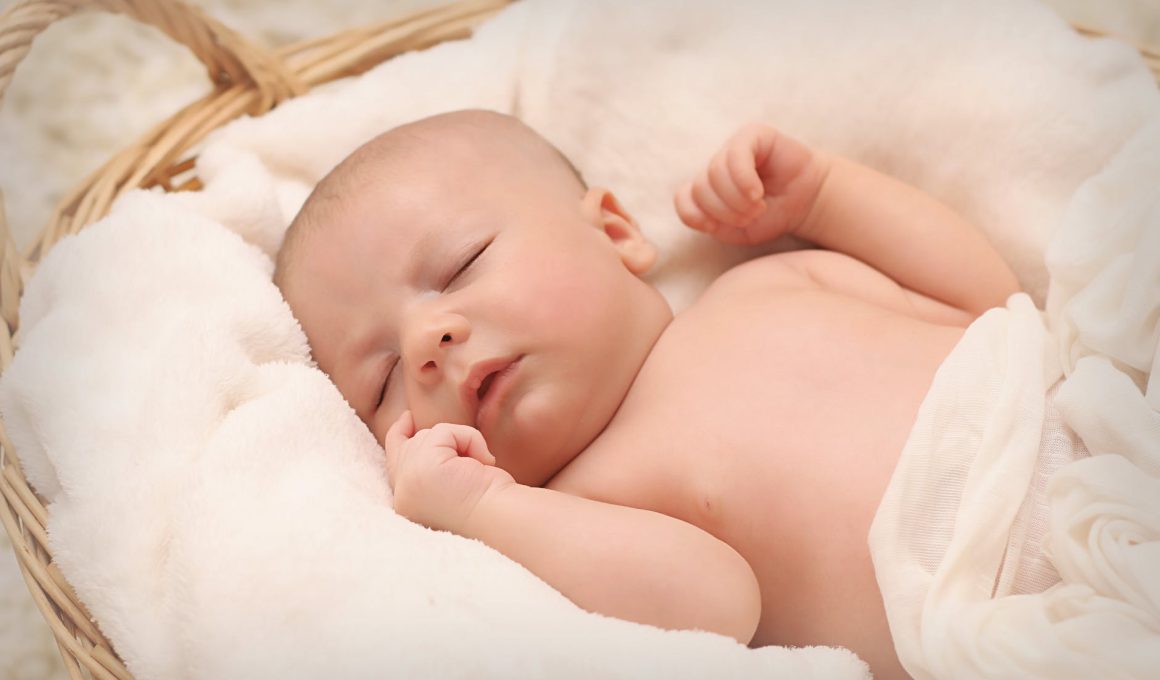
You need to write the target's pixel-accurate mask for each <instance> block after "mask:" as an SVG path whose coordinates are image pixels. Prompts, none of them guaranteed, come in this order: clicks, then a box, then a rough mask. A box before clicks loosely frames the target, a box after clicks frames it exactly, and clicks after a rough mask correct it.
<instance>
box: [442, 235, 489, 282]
mask: <svg viewBox="0 0 1160 680" xmlns="http://www.w3.org/2000/svg"><path fill="white" fill-rule="evenodd" d="M490 245H491V241H488V242H487V243H484V244H483V245H482V246H481V247H480V248H479V250H477V251H475V254H474V255H472V256H471V257H469V258H467V261H466V262H464V263H463V265H462V266H461V267H460V268H459V270H458V271H456V272H455V274H453V275H452V276H451V278H450V279H449V280H448V281H447V285H448V286H450V285H451V284H452V283H454V282H455V279H457V278H459V277H460V276H461V275H462V274H463V273H464V272H466V271H467V270H468V269H470V268H471V265H473V264H475V261H476V260H478V259H479V256H480V255H483V251H485V250H487V247H488V246H490Z"/></svg>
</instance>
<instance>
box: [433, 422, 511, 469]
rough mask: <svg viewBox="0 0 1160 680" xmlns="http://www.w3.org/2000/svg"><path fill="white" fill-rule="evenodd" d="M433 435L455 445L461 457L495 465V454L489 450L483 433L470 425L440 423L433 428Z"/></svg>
mask: <svg viewBox="0 0 1160 680" xmlns="http://www.w3.org/2000/svg"><path fill="white" fill-rule="evenodd" d="M431 435H432V436H433V437H436V438H437V441H438V442H439V443H440V444H444V443H446V444H448V445H450V446H453V447H454V449H455V452H456V454H458V455H459V457H461V458H474V459H475V460H478V461H479V462H481V463H483V464H484V465H495V456H493V455H491V451H489V450H488V448H487V442H486V441H485V440H484V438H483V434H481V433H480V431H479V430H477V429H475V428H474V427H471V426H470V425H456V424H454V423H439V424H438V425H436V426H435V427H433V428H431Z"/></svg>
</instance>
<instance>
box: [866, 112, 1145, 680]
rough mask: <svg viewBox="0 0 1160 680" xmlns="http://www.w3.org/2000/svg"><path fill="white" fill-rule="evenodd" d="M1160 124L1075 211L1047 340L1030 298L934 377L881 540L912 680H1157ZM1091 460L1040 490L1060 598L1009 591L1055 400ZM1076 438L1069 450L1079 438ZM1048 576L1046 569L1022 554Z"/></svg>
mask: <svg viewBox="0 0 1160 680" xmlns="http://www.w3.org/2000/svg"><path fill="white" fill-rule="evenodd" d="M1158 166H1160V124H1156V125H1152V126H1150V127H1149V128H1147V129H1145V130H1143V131H1141V133H1140V134H1138V135H1137V136H1136V138H1135V139H1133V140H1132V142H1131V143H1129V144H1128V145H1127V146H1126V147H1125V149H1124V151H1123V152H1122V153H1121V154H1120V155H1119V156H1118V157H1117V158H1116V159H1114V160H1113V162H1112V163H1111V164H1110V165H1109V167H1108V168H1107V169H1106V170H1105V171H1104V172H1102V173H1100V174H1099V175H1097V176H1096V177H1094V178H1093V179H1092V180H1091V181H1090V182H1089V183H1087V184H1086V185H1085V186H1084V187H1083V188H1082V189H1081V190H1080V191H1079V192H1078V193H1077V196H1076V198H1075V199H1074V200H1073V201H1072V202H1071V203H1070V205H1069V207H1068V211H1067V213H1066V214H1065V216H1064V220H1063V221H1062V224H1061V227H1060V232H1059V233H1058V235H1057V236H1056V237H1055V238H1054V239H1053V242H1052V244H1051V246H1050V247H1049V250H1048V265H1049V269H1050V271H1051V274H1052V286H1053V287H1052V290H1051V293H1050V295H1049V300H1050V303H1049V305H1048V309H1049V311H1050V314H1049V317H1048V318H1049V321H1050V323H1049V324H1048V325H1047V326H1045V325H1044V322H1043V314H1042V313H1041V312H1039V311H1038V310H1037V309H1036V308H1035V307H1034V305H1033V304H1032V303H1031V301H1030V300H1029V299H1028V298H1027V297H1026V296H1025V295H1023V294H1019V295H1016V296H1014V297H1012V298H1011V300H1010V301H1009V304H1008V306H1007V308H1006V309H997V310H992V311H990V312H988V313H987V314H985V315H984V316H983V317H981V318H980V319H978V320H977V321H976V322H975V323H974V324H973V325H972V326H971V327H970V328H969V329H968V331H967V333H966V334H965V335H964V337H963V340H962V341H961V342H960V344H959V345H958V346H957V347H956V348H955V350H954V351H953V352H952V353H951V355H950V356H949V357H948V359H947V360H946V361H945V362H944V364H943V365H942V366H941V367H940V368H939V371H938V373H937V375H936V377H935V380H934V383H933V385H932V388H931V391H930V392H929V393H928V395H927V397H926V399H925V400H924V402H923V404H922V406H921V408H920V410H919V416H918V420H917V422H916V424H915V426H914V428H913V430H912V431H911V435H910V438H909V440H908V441H907V444H906V447H905V449H904V450H903V452H902V455H901V457H900V460H899V463H898V466H897V468H896V469H895V472H894V475H893V477H892V478H891V481H890V484H889V487H888V488H887V492H886V494H885V496H884V498H883V500H882V503H881V505H880V506H879V510H878V514H877V515H876V517H875V519H874V523H873V525H872V526H871V530H870V548H871V553H872V556H873V559H874V565H875V570H876V573H877V577H878V582H879V585H880V587H881V589H882V594H883V599H884V602H885V605H886V611H887V617H888V619H889V621H890V627H891V632H892V634H893V636H894V641H895V645H896V648H897V650H898V654H899V658H900V659H901V660H902V663H903V665H904V667H905V668H906V669H907V671H908V672H910V673H911V674H912V675H913V676H914V677H915V678H919V679H921V678H1028V677H1042V678H1059V679H1062V678H1093V677H1129V678H1148V677H1155V673H1156V669H1158V668H1160V576H1158V575H1160V414H1158V413H1157V408H1156V404H1157V402H1158V401H1160V399H1158V396H1160V395H1158V392H1157V389H1156V379H1155V375H1156V373H1155V372H1154V368H1155V363H1156V361H1157V360H1158V359H1160V352H1158V347H1160V343H1158V336H1160V327H1158V326H1157V324H1156V319H1157V318H1158V317H1160V286H1157V283H1158V282H1160V201H1158V200H1157V199H1156V196H1155V192H1154V191H1153V190H1152V188H1151V187H1150V186H1149V181H1154V180H1149V179H1148V178H1155V177H1156V176H1157V175H1156V173H1157V171H1160V167H1158ZM1062 374H1066V376H1067V377H1066V378H1065V379H1064V381H1063V383H1062V385H1061V386H1060V387H1059V388H1058V393H1057V394H1055V395H1054V404H1055V406H1056V407H1058V415H1059V416H1061V417H1062V421H1063V423H1064V424H1066V426H1067V427H1068V428H1072V429H1074V430H1075V433H1076V434H1077V435H1078V436H1079V438H1080V439H1082V442H1083V444H1084V445H1086V448H1087V449H1089V450H1090V452H1091V456H1090V457H1086V456H1083V455H1079V456H1076V460H1074V461H1073V462H1070V463H1067V464H1064V465H1063V466H1062V467H1060V468H1059V469H1058V471H1057V472H1055V474H1054V475H1053V476H1052V478H1051V480H1050V482H1049V483H1048V484H1047V487H1046V505H1047V507H1048V512H1049V522H1048V523H1049V525H1050V526H1049V528H1048V530H1047V531H1048V533H1047V537H1046V541H1045V546H1044V547H1045V550H1046V552H1047V555H1048V556H1049V557H1050V560H1051V563H1052V565H1053V566H1054V569H1056V570H1057V571H1058V573H1059V575H1060V576H1061V577H1062V581H1061V582H1059V583H1057V584H1055V585H1053V586H1051V587H1049V588H1048V589H1047V590H1045V591H1043V592H1041V593H1034V594H1018V595H1010V596H1004V593H1009V592H1012V583H1011V579H1010V578H1009V577H1007V578H1000V574H1001V572H1002V571H1003V570H1002V569H1001V567H1003V566H1004V564H1003V563H1004V557H1005V554H1006V553H1007V552H1008V550H1009V548H1014V549H1019V550H1021V549H1022V548H1023V547H1024V546H1021V545H1018V544H1016V545H1014V546H1013V545H1012V544H1011V542H1010V539H1011V536H1012V531H1017V530H1018V521H1017V520H1018V518H1019V513H1020V508H1021V506H1023V505H1024V502H1025V500H1026V499H1027V496H1028V491H1029V489H1030V488H1032V487H1033V481H1034V479H1033V476H1034V475H1035V472H1036V463H1037V459H1039V458H1040V456H1039V455H1038V454H1039V452H1040V445H1041V441H1042V440H1041V434H1042V430H1043V426H1044V420H1045V408H1047V407H1048V406H1049V402H1048V401H1047V400H1045V398H1044V395H1045V392H1046V390H1047V389H1048V387H1049V386H1051V385H1052V384H1053V383H1055V382H1056V380H1057V379H1058V378H1059V377H1060V376H1061V375H1062ZM1069 436H1070V435H1069ZM1028 554H1029V555H1030V556H1034V551H1028Z"/></svg>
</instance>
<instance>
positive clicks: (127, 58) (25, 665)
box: [0, 0, 1160, 679]
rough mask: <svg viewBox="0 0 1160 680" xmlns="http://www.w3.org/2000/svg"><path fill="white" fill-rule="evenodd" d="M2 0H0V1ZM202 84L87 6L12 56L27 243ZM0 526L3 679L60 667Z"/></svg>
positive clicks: (336, 6) (180, 56)
mask: <svg viewBox="0 0 1160 680" xmlns="http://www.w3.org/2000/svg"><path fill="white" fill-rule="evenodd" d="M438 2H439V0H393V1H392V2H390V3H386V2H374V1H372V0H331V1H330V2H326V3H318V2H314V1H313V0H198V1H197V2H196V3H195V4H198V5H200V6H202V7H203V8H204V9H205V10H206V11H207V12H208V13H210V14H211V15H213V16H215V17H216V18H218V19H220V20H222V21H224V22H225V23H227V24H229V25H231V26H233V27H234V28H236V29H238V30H239V31H240V32H241V33H243V34H244V35H246V36H248V37H251V38H253V39H255V40H258V41H261V42H264V43H266V44H281V43H285V42H289V41H293V40H297V39H301V38H304V37H310V36H314V35H325V34H327V33H330V32H333V31H335V30H339V29H341V28H344V27H348V26H355V25H360V24H365V23H369V22H373V21H375V20H378V19H383V18H387V17H389V16H394V15H396V14H398V13H399V12H405V11H406V10H408V9H410V8H414V7H417V6H422V5H432V4H437V3H438ZM10 4H12V3H11V2H0V8H3V7H7V6H8V5H10ZM1049 4H1051V5H1053V6H1054V7H1056V8H1057V9H1059V10H1060V11H1061V13H1063V14H1064V16H1066V17H1068V18H1071V19H1074V20H1078V21H1082V22H1085V23H1088V24H1092V25H1096V26H1100V27H1103V28H1105V29H1106V30H1109V31H1112V32H1114V33H1116V34H1118V35H1122V36H1126V37H1128V38H1130V39H1131V40H1134V41H1136V42H1138V43H1143V44H1150V45H1160V4H1158V3H1156V1H1155V0H1116V1H1114V2H1113V1H1107V2H1101V1H1100V0H1050V3H1049ZM207 88H208V85H207V83H206V82H205V78H204V74H203V73H202V71H201V69H200V65H199V64H198V63H197V62H196V60H194V59H193V57H192V56H190V55H189V54H188V53H186V52H185V51H184V50H183V49H182V48H180V47H177V46H175V45H173V44H172V43H171V42H170V41H169V40H168V38H166V37H165V36H163V35H161V34H160V33H158V32H156V31H153V30H151V29H145V28H143V27H140V26H138V25H136V24H134V23H132V22H131V21H129V20H126V19H123V18H118V17H106V16H98V15H85V16H82V17H78V18H73V19H71V20H69V21H67V22H64V23H63V24H62V25H60V26H58V27H54V28H53V29H51V30H50V31H49V32H47V33H46V34H45V35H43V36H42V37H41V38H40V40H39V41H38V42H37V47H36V49H35V50H34V52H33V53H32V55H31V56H30V57H29V58H28V60H26V62H25V63H24V64H23V65H22V66H21V67H20V69H19V71H18V73H17V76H16V79H15V80H14V82H13V84H12V86H11V87H10V88H9V91H8V92H7V93H6V95H5V100H4V103H3V107H2V109H0V189H2V190H3V191H4V197H5V202H6V206H7V211H8V217H9V222H10V225H11V226H12V228H13V231H14V235H15V237H16V239H17V242H18V243H20V244H22V245H27V244H28V243H30V242H31V240H32V237H33V235H34V234H35V233H36V232H37V231H38V230H39V229H40V227H41V225H42V224H43V223H44V221H45V220H46V219H47V216H48V214H49V211H50V209H51V206H52V204H53V203H54V202H55V200H57V199H58V198H59V197H60V195H61V194H62V193H63V192H64V191H65V190H67V188H68V187H70V186H71V185H72V184H73V183H75V182H76V181H78V180H79V179H80V178H81V177H83V176H85V175H86V174H88V173H89V172H91V171H92V170H94V169H95V168H96V167H97V166H98V165H99V164H100V162H101V161H102V160H104V159H105V158H106V157H107V156H108V154H109V153H110V152H111V151H113V150H115V149H116V148H118V147H119V146H121V145H124V144H126V143H128V142H130V141H131V140H133V139H134V138H135V137H136V136H137V135H138V134H140V133H141V132H142V131H144V129H145V128H147V127H148V126H149V125H152V124H153V123H155V122H156V121H158V120H160V119H162V118H163V117H164V116H165V115H167V114H169V113H171V112H173V111H175V110H176V109H177V108H179V107H180V106H181V105H183V104H185V103H187V102H189V101H191V100H192V99H194V98H196V97H197V96H198V95H200V94H201V93H202V92H204V91H205V90H206V89H207ZM24 588H25V587H24V583H23V580H22V579H21V577H20V575H19V573H18V570H17V568H16V565H15V560H14V559H13V558H12V556H11V551H10V548H9V545H8V541H7V537H6V536H5V535H3V533H2V532H0V679H7V678H13V679H16V678H56V677H63V676H64V674H63V670H62V669H61V667H60V665H59V662H58V661H57V656H56V650H55V646H54V645H53V643H52V641H51V639H50V637H49V636H48V634H47V629H46V628H45V627H44V626H43V625H42V624H41V621H40V619H39V614H38V613H37V612H36V611H35V609H34V607H33V605H32V604H31V601H30V599H29V598H28V596H27V594H26V593H25V589H24Z"/></svg>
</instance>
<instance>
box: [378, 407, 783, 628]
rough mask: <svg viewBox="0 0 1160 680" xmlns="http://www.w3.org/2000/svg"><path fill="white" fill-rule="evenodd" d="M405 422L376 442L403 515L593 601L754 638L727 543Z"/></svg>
mask: <svg viewBox="0 0 1160 680" xmlns="http://www.w3.org/2000/svg"><path fill="white" fill-rule="evenodd" d="M413 430H414V423H413V421H412V420H411V419H410V415H409V414H404V416H403V417H402V418H401V419H400V420H399V422H397V423H395V425H393V426H392V427H391V429H390V431H389V432H388V433H387V435H386V441H385V443H384V444H385V449H386V451H387V468H388V474H389V476H390V479H391V485H392V488H393V489H394V493H395V509H396V511H397V512H399V514H401V515H403V516H405V517H408V518H409V519H412V520H413V521H416V522H419V523H421V524H424V525H426V526H429V527H431V528H434V529H443V530H446V531H451V532H453V533H456V534H459V535H461V536H464V537H467V538H475V539H478V540H481V541H483V542H484V543H486V544H487V545H489V546H491V547H493V548H495V549H496V550H499V551H500V552H502V553H503V554H505V555H507V556H508V557H510V558H511V559H513V560H515V561H517V562H519V563H520V564H522V565H524V567H526V568H527V569H528V570H529V571H531V572H532V573H534V574H536V575H537V576H539V577H540V578H542V579H543V580H544V581H546V582H547V583H549V584H550V585H552V586H553V587H554V588H556V589H557V590H559V591H560V592H561V593H563V594H564V595H565V596H567V597H568V598H569V599H570V600H572V601H573V602H574V603H576V604H577V605H578V606H580V607H582V608H584V609H587V610H589V611H594V612H598V613H601V614H605V615H608V616H614V617H616V618H621V619H626V620H629V621H636V622H640V623H648V624H651V625H655V626H659V627H661V628H669V629H699V630H708V631H713V632H716V633H720V634H723V635H728V636H731V637H733V638H735V639H737V640H738V641H740V642H742V643H748V642H749V640H750V639H751V638H752V637H753V633H754V631H755V630H756V628H757V622H758V619H759V617H760V613H761V612H760V608H761V604H760V595H759V592H758V587H757V579H756V577H755V576H754V574H753V571H752V569H751V568H750V567H749V564H748V563H747V562H746V561H745V560H744V559H743V558H742V557H741V556H740V555H739V554H737V552H736V551H734V550H733V549H732V548H730V547H729V546H728V545H727V544H725V543H723V542H721V541H719V540H717V539H716V538H714V537H713V536H712V535H710V534H708V533H706V532H704V531H702V530H701V529H699V528H697V527H695V526H693V525H691V524H688V523H686V522H682V521H680V520H677V519H674V518H672V517H668V516H667V515H662V514H659V513H655V512H649V511H646V510H640V509H637V508H630V507H624V506H619V505H612V504H609V503H601V502H598V501H593V500H589V499H586V498H580V497H577V496H570V495H567V494H564V493H561V492H558V491H554V490H551V489H542V488H536V487H529V486H524V485H522V484H517V483H516V482H515V481H514V480H513V479H512V478H511V476H510V475H508V474H507V473H506V472H504V471H503V470H501V469H499V468H497V467H495V466H494V462H495V459H494V457H492V456H491V454H490V453H489V452H488V451H487V446H486V444H485V442H484V440H483V437H482V435H480V434H479V432H478V431H477V430H475V429H474V428H471V427H468V426H464V425H448V424H442V425H437V426H435V427H434V428H432V429H430V430H422V431H420V432H418V433H415V432H413Z"/></svg>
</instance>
